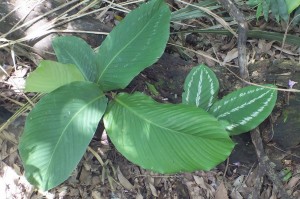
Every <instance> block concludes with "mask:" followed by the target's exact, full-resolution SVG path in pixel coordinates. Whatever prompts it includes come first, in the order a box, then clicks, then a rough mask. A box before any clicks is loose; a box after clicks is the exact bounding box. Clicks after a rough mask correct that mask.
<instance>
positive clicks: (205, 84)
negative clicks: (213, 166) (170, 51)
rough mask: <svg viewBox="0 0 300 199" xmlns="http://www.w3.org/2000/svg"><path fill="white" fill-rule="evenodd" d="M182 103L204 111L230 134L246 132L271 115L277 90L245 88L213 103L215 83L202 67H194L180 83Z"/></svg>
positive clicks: (215, 92) (215, 89) (210, 72)
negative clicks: (181, 84) (182, 83)
mask: <svg viewBox="0 0 300 199" xmlns="http://www.w3.org/2000/svg"><path fill="white" fill-rule="evenodd" d="M184 85H185V86H184V89H185V92H184V93H183V96H182V102H183V103H185V104H191V105H196V106H197V107H200V108H202V109H205V110H208V112H209V113H211V114H212V115H214V116H215V117H216V118H217V119H218V120H219V121H220V122H221V123H222V124H223V125H224V126H225V128H226V130H227V131H228V132H229V134H230V135H237V134H241V133H245V132H248V131H250V130H252V129H254V128H255V127H257V126H258V125H259V124H260V123H261V122H263V121H264V120H265V119H266V118H267V117H268V116H269V115H270V113H271V112H272V110H273V107H274V106H275V102H276V99H277V90H276V88H275V87H274V86H272V85H264V86H263V87H257V86H248V87H245V88H242V89H239V90H237V91H235V92H232V93H230V94H228V95H227V96H225V97H224V98H223V99H221V100H218V101H216V102H215V103H213V102H214V101H215V98H216V94H217V92H218V90H219V83H218V80H217V78H216V76H215V75H214V73H213V72H212V71H211V70H210V69H209V68H208V67H207V66H205V65H203V64H202V65H200V66H198V67H195V68H194V69H193V70H192V71H191V72H190V73H189V75H188V77H187V78H186V80H185V83H184Z"/></svg>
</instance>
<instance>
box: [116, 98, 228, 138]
mask: <svg viewBox="0 0 300 199" xmlns="http://www.w3.org/2000/svg"><path fill="white" fill-rule="evenodd" d="M115 101H116V102H118V103H119V104H120V105H122V106H123V107H124V108H126V109H127V110H129V111H130V112H132V113H133V114H134V115H136V116H137V117H139V118H141V119H142V120H144V121H146V122H149V123H150V125H151V124H152V125H153V126H156V127H158V128H162V129H165V130H167V132H168V134H170V133H169V131H172V132H174V133H176V134H178V135H183V136H189V137H192V138H195V137H196V138H201V139H204V140H207V139H208V140H219V139H224V138H218V139H215V138H204V137H201V136H194V135H193V134H186V133H181V132H180V131H176V130H173V129H168V128H166V127H164V126H161V125H158V124H156V123H154V122H153V121H151V120H149V119H147V118H146V117H143V115H141V114H140V113H138V112H137V111H135V110H134V109H133V108H131V107H130V106H128V105H127V104H126V103H124V102H122V101H121V100H119V99H117V98H115ZM221 130H222V129H220V131H221ZM223 131H225V130H223Z"/></svg>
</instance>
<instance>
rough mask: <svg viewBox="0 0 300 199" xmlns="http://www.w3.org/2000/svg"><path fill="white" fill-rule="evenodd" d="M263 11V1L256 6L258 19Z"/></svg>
mask: <svg viewBox="0 0 300 199" xmlns="http://www.w3.org/2000/svg"><path fill="white" fill-rule="evenodd" d="M262 13H263V6H262V3H260V4H258V5H257V8H256V14H255V16H256V20H258V18H259V17H260V16H261V14H262Z"/></svg>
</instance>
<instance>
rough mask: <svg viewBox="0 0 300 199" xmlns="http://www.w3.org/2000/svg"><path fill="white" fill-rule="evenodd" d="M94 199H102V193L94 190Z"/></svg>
mask: <svg viewBox="0 0 300 199" xmlns="http://www.w3.org/2000/svg"><path fill="white" fill-rule="evenodd" d="M92 198H93V199H102V197H101V193H100V192H99V191H95V190H93V191H92Z"/></svg>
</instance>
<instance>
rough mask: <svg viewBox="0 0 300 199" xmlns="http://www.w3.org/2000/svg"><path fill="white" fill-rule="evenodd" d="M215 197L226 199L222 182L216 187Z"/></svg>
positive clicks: (226, 195) (226, 194) (216, 198)
mask: <svg viewBox="0 0 300 199" xmlns="http://www.w3.org/2000/svg"><path fill="white" fill-rule="evenodd" d="M215 199H228V192H227V189H226V187H225V185H224V183H223V182H222V183H221V184H220V185H219V186H218V188H217V191H216V194H215Z"/></svg>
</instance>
